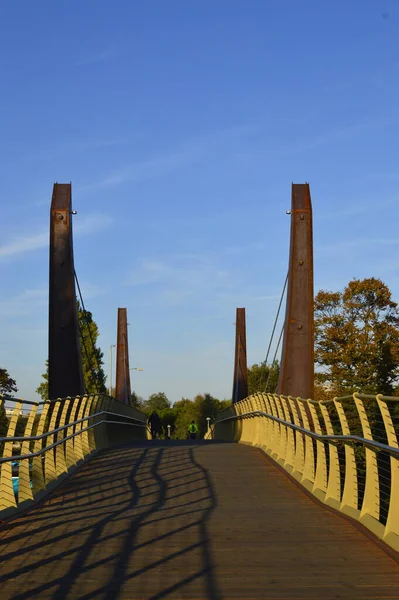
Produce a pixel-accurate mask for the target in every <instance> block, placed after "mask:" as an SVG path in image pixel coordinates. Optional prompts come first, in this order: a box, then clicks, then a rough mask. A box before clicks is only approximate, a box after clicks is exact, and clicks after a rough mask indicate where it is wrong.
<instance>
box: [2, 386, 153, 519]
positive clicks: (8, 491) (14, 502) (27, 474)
mask: <svg viewBox="0 0 399 600" xmlns="http://www.w3.org/2000/svg"><path fill="white" fill-rule="evenodd" d="M10 403H13V407H11V409H10V410H9V411H7V412H8V414H7V413H6V421H5V422H4V421H3V425H4V424H6V427H7V433H6V436H5V437H4V436H3V437H1V438H0V519H4V518H7V517H8V516H10V515H12V514H13V513H15V512H16V511H18V510H19V509H21V508H24V507H26V506H29V505H30V504H32V503H34V502H36V501H38V500H40V499H41V498H42V497H43V495H44V494H46V493H48V492H49V491H51V490H52V489H53V488H54V487H55V486H56V485H58V483H59V482H60V481H61V480H62V479H63V478H64V477H65V476H66V475H67V474H68V473H71V472H72V471H73V470H74V469H75V468H76V467H77V466H78V465H79V464H81V463H82V462H83V461H85V460H87V459H88V458H90V457H91V456H93V455H94V454H95V453H96V452H98V451H99V450H101V449H102V448H107V447H109V446H111V445H120V444H123V443H130V442H131V441H132V440H134V439H138V438H139V439H148V438H149V437H150V434H149V429H148V425H147V417H146V415H145V414H144V413H141V412H140V411H138V410H137V409H136V408H134V407H132V406H129V405H127V404H124V403H122V402H119V401H118V400H116V399H115V398H112V397H110V396H107V395H101V394H92V395H85V396H76V397H67V398H57V399H55V400H51V401H50V400H45V401H42V402H36V401H31V400H23V399H21V398H14V397H11V396H8V395H5V396H4V395H0V409H1V410H2V411H3V414H4V410H7V408H8V406H7V405H9V404H10ZM25 406H26V407H27V408H26V410H25ZM20 419H22V421H20ZM21 423H23V428H24V429H23V430H24V435H15V432H16V428H17V425H18V427H19V426H20V425H21ZM126 426H128V428H127V429H126ZM32 433H34V434H35V435H32ZM17 444H20V447H19V454H18V455H15V454H14V455H13V452H15V450H16V449H17V448H18V445H17ZM12 463H14V465H13V464H12ZM14 471H15V473H16V474H17V475H18V493H15V492H14V489H13V481H12V479H13V478H12V475H13V473H14Z"/></svg>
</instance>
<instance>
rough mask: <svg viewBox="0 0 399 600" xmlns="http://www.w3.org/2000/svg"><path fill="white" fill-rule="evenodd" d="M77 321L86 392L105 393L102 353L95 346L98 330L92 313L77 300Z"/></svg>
mask: <svg viewBox="0 0 399 600" xmlns="http://www.w3.org/2000/svg"><path fill="white" fill-rule="evenodd" d="M77 308H78V321H79V333H80V347H81V352H82V367H83V377H84V381H85V386H86V392H87V393H88V394H94V393H96V392H97V393H100V394H105V393H106V391H107V388H106V386H105V379H106V376H105V373H104V369H103V365H104V354H103V352H102V350H101V349H100V348H98V347H97V338H98V336H99V330H98V326H97V323H96V322H95V321H93V315H92V313H91V312H89V311H88V310H83V309H82V308H81V306H80V304H79V302H78V301H77Z"/></svg>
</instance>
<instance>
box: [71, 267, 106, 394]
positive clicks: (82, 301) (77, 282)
mask: <svg viewBox="0 0 399 600" xmlns="http://www.w3.org/2000/svg"><path fill="white" fill-rule="evenodd" d="M74 275H75V281H76V285H77V287H78V292H79V298H80V302H81V305H82V309H83V313H84V315H85V318H86V315H87V313H88V311H87V310H86V308H85V304H84V300H83V296H82V291H81V289H80V285H79V279H78V276H77V274H76V270H75V269H74ZM78 322H79V319H78ZM86 325H87V330H88V332H89V337H90V341H91V345H92V349H93V354H94V357H95V359H96V363H97V373H99V372H100V371H101V367H100V363H99V361H98V356H97V352H96V346H95V343H94V340H93V336H92V333H91V330H90V325H89V323H87V322H86ZM79 331H80V337H81V339H82V342H83V347H84V349H85V353H86V358H87V362H88V363H89V368H90V371H91V375H92V377H93V380H94V385H95V386H96V390H97V392H98V391H99V386H98V381H97V374H96V372H95V369H94V368H93V365H92V363H91V360H90V357H89V354H88V351H87V347H86V343H85V340H84V337H83V331H82V328H81V326H80V322H79Z"/></svg>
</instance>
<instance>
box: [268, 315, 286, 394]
mask: <svg viewBox="0 0 399 600" xmlns="http://www.w3.org/2000/svg"><path fill="white" fill-rule="evenodd" d="M284 325H285V323H283V326H282V328H281V331H280V336H279V338H278V342H277V346H276V351H275V353H274V356H273V361H272V363H271V365H270V369H269V374H268V376H267V381H266V385H265V389H264V390H263V391H264V392H266V390H267V386H268V385H269V381H270V377H271V375H272V371H273V369H274V364H275V361H276V356H277V352H278V349H279V348H280V344H281V338H282V337H283V332H284ZM274 392H276V390H274Z"/></svg>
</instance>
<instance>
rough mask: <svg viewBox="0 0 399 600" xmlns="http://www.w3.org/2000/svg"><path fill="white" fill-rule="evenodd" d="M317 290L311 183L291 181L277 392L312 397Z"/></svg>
mask: <svg viewBox="0 0 399 600" xmlns="http://www.w3.org/2000/svg"><path fill="white" fill-rule="evenodd" d="M313 296H314V290H313V228H312V203H311V199H310V188H309V184H308V183H304V184H292V205H291V243H290V257H289V272H288V288H287V307H286V313H285V325H284V338H283V349H282V356H281V366H280V376H279V382H278V388H277V393H278V394H284V395H291V396H300V397H302V398H313V391H314V308H313V303H314V297H313Z"/></svg>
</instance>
